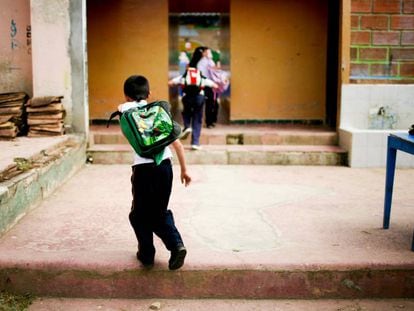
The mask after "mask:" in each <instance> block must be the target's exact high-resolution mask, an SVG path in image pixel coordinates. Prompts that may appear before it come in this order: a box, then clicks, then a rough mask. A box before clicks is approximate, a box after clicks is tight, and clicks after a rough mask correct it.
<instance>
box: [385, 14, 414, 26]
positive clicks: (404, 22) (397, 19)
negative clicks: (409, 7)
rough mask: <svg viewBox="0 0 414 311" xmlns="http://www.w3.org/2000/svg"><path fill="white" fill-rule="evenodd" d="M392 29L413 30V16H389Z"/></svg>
mask: <svg viewBox="0 0 414 311" xmlns="http://www.w3.org/2000/svg"><path fill="white" fill-rule="evenodd" d="M391 28H392V29H414V15H396V16H391Z"/></svg>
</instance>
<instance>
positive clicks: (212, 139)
mask: <svg viewBox="0 0 414 311" xmlns="http://www.w3.org/2000/svg"><path fill="white" fill-rule="evenodd" d="M182 142H183V144H184V145H189V144H190V137H188V138H187V139H185V140H182ZM127 143H128V142H127V140H126V139H125V137H124V136H123V135H122V133H121V132H92V135H91V144H109V145H113V144H127ZM200 143H201V144H202V145H336V144H337V143H338V135H337V134H336V133H335V132H304V131H302V132H300V131H271V132H270V131H267V132H266V131H265V132H258V131H247V132H246V131H245V132H241V131H236V130H233V131H231V132H228V131H227V132H220V131H214V132H213V131H202V133H201V137H200Z"/></svg>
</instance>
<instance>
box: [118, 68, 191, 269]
mask: <svg viewBox="0 0 414 311" xmlns="http://www.w3.org/2000/svg"><path fill="white" fill-rule="evenodd" d="M124 94H125V99H126V103H124V104H121V105H119V106H118V110H119V111H120V112H124V111H126V110H128V109H130V108H133V107H139V106H142V105H146V104H147V99H148V97H149V96H150V94H151V92H150V89H149V83H148V80H147V79H146V78H145V77H144V76H137V75H134V76H131V77H129V78H128V79H127V80H126V81H125V83H124ZM171 146H172V147H173V148H174V150H175V152H176V154H177V157H178V161H179V163H180V167H181V177H180V178H181V182H182V183H183V184H184V185H185V186H188V185H189V184H190V182H191V177H190V176H189V175H188V174H187V168H186V163H185V157H184V148H183V145H182V144H181V142H180V141H179V140H176V141H174V142H173V143H172V144H171ZM171 158H172V153H171V150H170V148H169V147H166V148H165V150H164V155H163V161H162V162H161V163H160V164H159V165H156V164H155V163H154V160H153V159H150V158H143V157H140V156H139V155H138V154H136V153H135V155H134V164H133V166H132V176H131V184H132V197H133V198H132V208H131V212H130V214H129V220H130V223H131V225H132V227H133V229H134V232H135V235H136V237H137V240H138V252H137V259H138V260H139V261H140V262H141V263H142V265H143V266H144V267H146V268H152V267H153V265H154V256H155V248H154V244H153V233H155V234H156V235H157V236H158V237H159V238H160V239H161V240H162V242H163V243H164V244H165V246H166V248H167V249H168V250H169V251H170V252H171V256H170V259H169V262H168V267H169V269H170V270H176V269H179V268H181V267H182V265H183V264H184V259H185V256H186V254H187V250H186V248H185V247H184V243H183V240H182V238H181V235H180V233H179V232H178V230H177V228H176V226H175V224H174V218H173V214H172V212H171V210H169V209H167V208H168V202H169V199H170V194H171V189H172V180H173V171H172V164H171Z"/></svg>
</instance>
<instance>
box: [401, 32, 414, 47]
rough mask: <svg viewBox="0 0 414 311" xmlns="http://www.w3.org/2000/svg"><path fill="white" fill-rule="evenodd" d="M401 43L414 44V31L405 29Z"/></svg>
mask: <svg viewBox="0 0 414 311" xmlns="http://www.w3.org/2000/svg"><path fill="white" fill-rule="evenodd" d="M401 45H414V31H403V32H402V36H401Z"/></svg>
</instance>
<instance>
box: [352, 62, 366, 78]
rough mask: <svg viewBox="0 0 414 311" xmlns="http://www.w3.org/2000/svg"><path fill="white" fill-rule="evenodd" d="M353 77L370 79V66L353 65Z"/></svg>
mask: <svg viewBox="0 0 414 311" xmlns="http://www.w3.org/2000/svg"><path fill="white" fill-rule="evenodd" d="M351 76H354V77H368V76H369V65H368V64H351Z"/></svg>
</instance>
